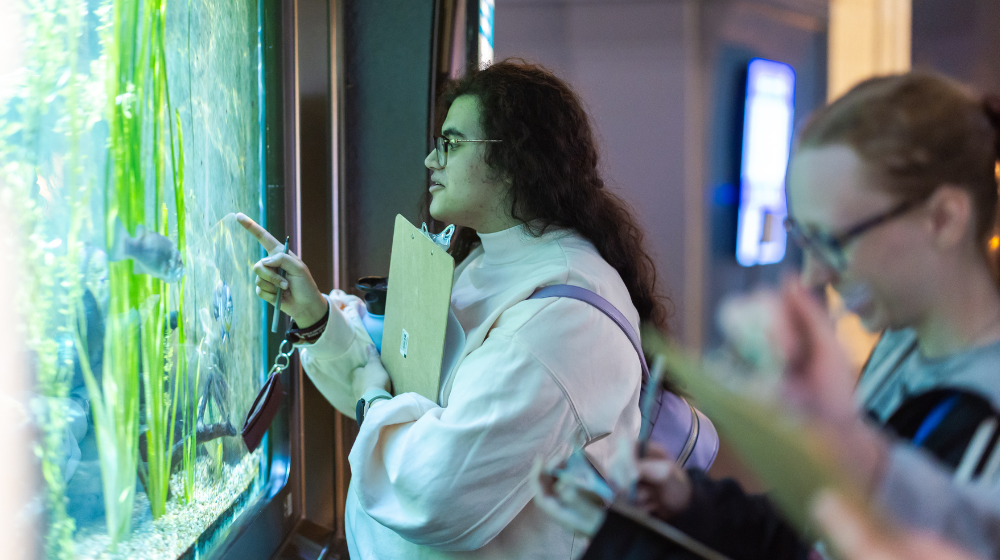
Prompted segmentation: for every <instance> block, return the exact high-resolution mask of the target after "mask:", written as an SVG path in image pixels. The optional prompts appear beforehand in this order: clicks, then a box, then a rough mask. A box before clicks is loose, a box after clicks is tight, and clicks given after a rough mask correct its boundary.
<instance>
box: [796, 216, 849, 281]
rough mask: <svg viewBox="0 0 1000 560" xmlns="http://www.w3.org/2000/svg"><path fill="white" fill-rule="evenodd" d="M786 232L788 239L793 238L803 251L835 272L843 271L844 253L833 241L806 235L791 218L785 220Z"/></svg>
mask: <svg viewBox="0 0 1000 560" xmlns="http://www.w3.org/2000/svg"><path fill="white" fill-rule="evenodd" d="M785 230H786V231H788V237H790V238H792V241H793V242H794V243H795V244H796V245H798V246H799V247H800V248H801V249H802V250H803V251H808V252H809V253H810V254H811V255H812V256H813V257H814V258H816V259H817V260H819V261H820V262H822V263H823V264H824V265H826V266H828V267H830V268H832V269H834V270H842V269H843V266H844V256H843V253H841V251H840V248H839V247H837V246H836V244H835V243H834V242H833V241H832V240H827V239H823V238H822V237H821V236H818V235H810V234H808V233H806V232H805V231H803V230H802V228H801V227H799V225H798V224H797V223H795V221H794V220H792V219H791V218H788V219H786V220H785Z"/></svg>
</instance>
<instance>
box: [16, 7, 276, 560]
mask: <svg viewBox="0 0 1000 560" xmlns="http://www.w3.org/2000/svg"><path fill="white" fill-rule="evenodd" d="M14 12H15V13H16V18H14V19H12V20H10V21H8V22H7V24H6V25H7V26H8V27H9V28H10V29H12V30H13V32H12V34H11V35H10V36H9V37H11V38H10V39H9V41H8V42H9V43H10V44H13V45H14V49H13V53H14V54H13V55H12V56H11V57H9V58H7V59H6V60H5V62H4V64H2V65H0V204H3V206H4V209H5V210H6V214H7V215H10V216H12V217H13V225H12V228H13V229H14V235H15V237H16V239H17V243H18V245H19V247H21V248H22V260H23V267H24V272H23V277H24V278H29V279H30V281H29V282H25V283H23V284H22V285H21V286H20V287H19V288H18V290H19V291H18V294H17V298H16V301H17V304H18V305H19V306H20V308H19V311H20V315H21V316H22V317H23V318H24V324H23V325H22V330H23V333H24V336H23V338H24V340H25V345H26V347H27V351H28V353H29V356H30V359H29V370H30V374H31V380H30V382H31V386H30V388H29V395H28V397H27V399H26V402H27V406H26V412H25V414H26V415H27V417H28V418H29V419H30V421H31V423H32V425H33V427H34V433H35V434H37V438H36V441H35V442H34V451H35V453H34V455H35V460H34V464H33V468H34V469H35V470H36V471H37V473H38V477H37V479H38V481H39V482H38V484H37V489H36V490H35V492H36V499H34V500H33V501H32V502H31V506H30V507H29V508H28V509H27V510H25V512H24V515H26V516H30V517H32V518H33V521H34V522H35V525H36V526H37V527H39V528H40V531H39V532H40V535H39V538H40V541H39V542H38V543H37V547H38V549H39V550H40V551H41V552H42V554H43V555H44V556H45V557H48V558H136V559H138V558H150V559H152V558H164V559H167V558H179V557H183V556H185V555H188V556H197V555H198V553H199V551H204V550H208V547H210V544H211V539H212V535H213V534H218V532H219V531H220V530H221V529H220V527H222V526H224V525H225V524H226V523H228V522H229V521H231V520H232V519H233V518H235V517H236V516H238V514H239V510H240V507H242V505H243V504H246V503H247V502H248V501H249V500H251V499H252V498H253V497H254V496H256V495H257V494H258V493H260V492H261V491H262V489H263V487H264V484H265V482H266V469H265V468H264V467H265V466H266V454H267V450H266V449H264V448H261V449H258V450H256V451H255V452H254V453H249V452H248V451H247V449H246V447H245V445H244V444H243V441H242V439H241V438H240V437H239V435H238V433H237V428H236V427H237V426H239V425H240V424H241V422H242V418H243V416H244V415H245V414H246V412H247V409H248V408H249V407H250V405H251V404H252V402H253V399H254V397H255V395H256V393H257V391H258V390H259V388H260V386H261V383H262V381H263V371H262V367H261V362H260V357H261V354H262V345H263V344H264V336H265V335H264V330H263V328H262V320H261V318H262V314H263V312H264V310H263V309H262V306H261V304H260V303H259V301H258V300H257V298H256V295H255V293H254V286H253V278H252V272H251V267H252V264H253V263H254V262H255V261H256V260H257V259H258V258H259V257H260V249H259V247H258V246H257V244H256V241H255V240H254V239H253V238H252V237H250V236H247V235H244V234H243V232H242V229H241V228H240V226H239V225H238V224H237V223H236V220H235V213H237V212H242V213H245V214H247V215H249V216H251V217H253V218H254V219H259V217H260V215H261V213H262V212H263V211H264V209H263V208H262V202H261V201H262V197H261V170H262V162H261V161H260V154H261V153H262V150H261V145H260V142H261V133H260V130H261V123H260V115H261V112H260V103H261V101H262V100H261V99H260V93H259V79H260V75H259V72H261V69H260V67H261V64H260V61H259V60H258V56H259V55H258V53H259V52H260V49H259V48H258V47H259V46H258V40H259V34H258V27H259V24H260V22H259V21H258V13H259V12H258V4H257V1H256V0H254V1H244V0H237V1H232V0H199V1H198V2H170V3H168V2H166V1H165V0H83V1H71V0H46V1H42V0H24V1H23V2H21V3H19V4H18V5H17V7H16V8H14Z"/></svg>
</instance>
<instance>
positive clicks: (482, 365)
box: [240, 61, 667, 560]
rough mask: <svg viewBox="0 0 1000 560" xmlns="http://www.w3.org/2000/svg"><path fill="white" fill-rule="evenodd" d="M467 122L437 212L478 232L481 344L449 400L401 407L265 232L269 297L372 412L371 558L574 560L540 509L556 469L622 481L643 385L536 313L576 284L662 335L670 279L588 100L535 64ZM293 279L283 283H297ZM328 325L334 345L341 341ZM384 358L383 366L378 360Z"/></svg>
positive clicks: (323, 368) (579, 316)
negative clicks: (615, 466) (545, 484)
mask: <svg viewBox="0 0 1000 560" xmlns="http://www.w3.org/2000/svg"><path fill="white" fill-rule="evenodd" d="M443 107H444V108H445V109H447V117H446V118H445V119H444V122H443V124H442V127H441V133H440V137H439V138H438V139H437V141H436V147H435V149H434V150H432V151H431V153H430V154H429V155H428V156H427V159H426V160H425V161H424V164H425V165H426V166H427V168H428V169H429V170H430V172H431V174H430V188H429V194H430V197H431V201H430V207H429V210H430V214H431V216H432V217H433V218H434V219H435V220H438V221H441V222H446V223H452V224H455V225H457V226H459V232H458V234H457V235H456V238H455V240H454V242H453V244H452V254H453V255H454V257H455V259H456V262H457V263H458V265H457V268H456V270H455V276H454V278H455V280H454V287H453V291H452V297H451V307H452V311H453V312H454V314H455V316H456V318H457V319H458V321H459V322H460V323H461V326H462V329H463V330H464V332H465V335H466V344H465V347H464V349H462V351H461V353H460V355H459V356H458V358H457V360H456V365H455V366H454V367H453V368H452V370H451V372H450V373H449V374H446V375H445V376H444V377H443V378H442V383H441V390H440V394H439V399H438V401H437V402H434V401H431V400H428V399H426V398H424V397H422V396H420V395H417V394H414V393H405V394H401V395H397V396H395V397H390V395H389V394H388V393H387V392H386V389H387V388H388V386H389V378H388V376H387V375H386V373H385V370H384V369H383V368H382V366H381V363H380V361H379V360H378V356H377V354H374V351H373V350H372V349H369V348H368V347H367V344H366V343H365V340H364V338H363V336H362V335H360V334H359V333H358V332H357V331H356V330H352V327H351V326H350V324H349V323H348V322H347V320H346V319H345V312H341V311H340V307H341V306H342V304H344V303H345V302H346V303H347V304H346V314H348V315H349V314H350V313H352V309H353V307H352V305H355V304H351V303H350V301H349V299H350V298H349V297H348V296H344V295H343V294H342V293H334V294H331V295H330V296H324V295H323V294H321V293H320V292H319V290H318V289H317V288H316V286H315V284H314V283H313V282H312V279H311V278H310V276H309V273H308V270H307V268H306V267H305V265H304V264H303V263H302V262H301V260H299V259H298V258H297V257H295V256H294V255H287V256H285V255H281V254H278V253H279V249H280V248H279V247H278V243H277V241H275V240H273V238H270V236H268V235H267V233H266V232H264V231H263V230H261V229H260V228H259V226H256V224H253V223H252V222H250V221H249V220H248V219H246V218H245V217H240V220H241V223H243V224H244V226H245V227H247V229H249V230H250V231H251V232H253V233H254V234H255V235H257V237H258V239H260V240H261V242H262V243H263V244H264V246H265V248H266V249H268V251H269V254H270V256H269V257H267V258H265V259H263V260H262V261H261V262H260V263H258V264H257V265H255V267H254V271H255V272H256V273H257V275H258V276H259V280H258V283H257V284H258V287H259V289H258V293H259V294H260V296H261V297H262V298H263V299H264V300H266V301H268V302H272V303H273V302H274V299H275V295H274V294H275V292H276V291H277V289H278V286H279V285H281V287H282V288H283V290H284V291H283V295H282V310H283V311H286V312H287V313H288V314H289V315H290V316H291V317H292V318H293V319H295V321H296V323H297V324H298V325H315V326H316V327H317V328H313V327H305V328H304V329H301V330H302V331H307V332H313V333H315V332H316V331H317V330H318V329H323V330H322V334H321V335H319V336H318V338H315V340H314V341H313V342H312V343H311V344H302V345H300V349H301V355H302V363H303V366H304V367H305V369H306V372H307V373H308V374H309V375H310V376H311V377H312V379H313V380H314V381H315V383H316V385H317V386H318V387H319V388H320V390H321V391H322V392H323V394H324V395H325V396H326V397H327V398H328V399H329V400H330V402H332V403H333V404H334V405H335V406H336V407H337V408H338V409H340V410H341V411H342V412H344V413H345V414H351V415H353V414H354V412H355V403H356V402H358V401H359V400H361V401H364V403H363V404H362V408H364V409H365V412H364V418H363V422H362V423H361V426H360V433H359V435H358V438H357V440H356V442H355V444H354V447H353V449H352V451H351V454H350V464H351V471H352V473H353V477H352V481H351V488H350V492H349V494H348V497H347V519H346V525H347V534H348V544H349V548H350V552H351V557H352V558H358V559H364V558H406V559H411V558H413V559H415V558H498V559H499V558H504V559H510V558H519V559H532V558H537V559H566V560H569V559H570V558H571V557H572V556H573V555H574V552H575V551H579V550H580V548H581V547H583V546H584V545H585V541H584V539H583V537H582V536H581V535H579V534H574V533H572V532H569V531H566V530H565V529H563V528H562V527H560V526H559V525H558V524H557V523H555V522H554V521H552V520H551V519H549V518H548V517H547V516H546V515H545V513H543V512H542V511H541V510H539V509H538V508H537V507H536V506H535V505H534V504H533V503H532V501H531V498H532V489H531V486H530V485H529V478H530V474H531V469H532V464H533V462H534V460H535V458H536V457H541V458H543V459H544V460H545V461H546V462H549V461H559V460H562V459H565V458H566V457H568V456H569V455H570V454H571V453H572V452H573V451H574V450H576V449H579V448H581V447H582V448H584V449H585V450H586V453H587V456H588V458H589V459H590V461H591V462H592V463H593V464H594V465H595V466H596V467H597V468H598V469H601V468H603V467H606V466H607V465H608V464H609V462H610V458H611V455H612V453H613V451H614V449H615V448H616V446H617V442H618V440H620V439H621V438H627V439H628V440H630V441H635V440H636V438H637V436H638V432H639V426H640V413H639V407H638V398H639V392H640V386H641V380H642V373H641V372H642V369H641V365H640V361H639V357H638V356H637V354H636V351H635V350H634V349H633V347H632V346H631V345H630V343H629V341H628V339H627V338H626V336H625V335H624V334H623V332H622V330H621V329H620V328H619V327H618V326H616V325H615V323H613V322H612V321H611V320H609V319H608V318H607V317H605V316H603V314H602V313H601V312H600V311H599V310H597V309H596V308H594V307H592V306H590V305H588V304H587V303H584V302H581V301H576V300H573V299H569V298H549V299H530V300H529V299H528V298H529V297H530V296H531V295H532V294H533V293H534V292H535V291H536V290H537V289H538V288H540V287H543V286H547V285H556V284H569V285H572V286H577V287H581V288H585V289H587V290H590V291H592V292H594V293H596V294H598V295H600V296H601V297H603V298H604V299H605V300H607V301H609V302H610V303H611V304H613V305H614V306H615V307H616V308H617V309H618V310H619V311H620V312H621V313H622V314H623V315H624V316H625V317H626V318H627V320H628V322H629V323H630V324H631V325H632V327H633V328H635V329H638V326H639V323H640V321H649V322H652V323H654V324H656V325H659V326H660V327H663V326H664V325H665V322H666V314H667V312H666V309H665V307H664V305H663V303H662V300H660V299H658V298H657V297H656V295H655V294H656V287H655V284H656V281H655V271H654V267H653V263H652V261H651V259H650V257H649V256H648V254H647V253H646V252H645V250H644V248H643V240H642V232H641V230H640V228H639V226H638V225H637V224H636V222H635V219H634V213H633V212H631V211H630V209H629V208H628V207H627V206H626V204H625V203H624V202H623V201H622V200H621V199H619V198H618V197H617V196H615V195H614V194H612V193H611V192H609V190H608V189H607V188H605V184H604V181H603V179H602V178H601V175H600V173H599V171H598V150H597V145H596V142H595V140H594V135H593V132H592V130H591V127H590V124H589V121H588V117H587V114H586V112H585V111H584V110H583V107H582V106H581V103H580V100H579V98H578V97H577V95H576V94H575V93H574V92H573V91H572V90H571V89H570V87H569V86H568V85H567V84H566V83H564V82H563V81H561V80H559V79H558V78H556V77H555V76H553V75H552V74H551V73H550V72H548V71H546V70H544V69H542V68H540V67H537V66H533V65H530V64H525V63H523V62H510V61H505V62H500V63H497V64H494V65H492V66H489V67H487V68H485V69H483V70H479V71H475V72H472V73H470V74H469V75H468V76H466V77H465V78H464V79H462V80H460V81H458V82H456V83H454V84H452V85H451V87H450V88H449V89H448V90H447V91H446V93H445V95H444V97H443ZM278 268H281V269H284V270H285V271H286V272H287V278H286V279H285V280H282V279H281V277H280V276H278V274H277V269H278ZM324 325H325V327H324ZM369 358H370V359H369Z"/></svg>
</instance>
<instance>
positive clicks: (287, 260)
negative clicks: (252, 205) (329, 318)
mask: <svg viewBox="0 0 1000 560" xmlns="http://www.w3.org/2000/svg"><path fill="white" fill-rule="evenodd" d="M236 221H237V222H239V224H240V225H241V226H243V228H244V229H246V230H247V231H249V232H250V233H251V234H252V235H253V236H254V237H255V238H257V241H258V242H260V245H261V247H263V248H264V250H265V251H267V257H265V258H263V259H261V260H259V261H257V263H256V264H254V265H253V271H254V274H256V275H257V295H258V296H259V297H260V298H261V299H262V300H264V301H266V302H268V303H270V304H271V305H274V302H275V298H276V296H277V292H278V286H281V289H282V292H281V310H282V311H283V312H285V313H287V314H288V316H289V317H291V318H292V319H295V322H296V323H298V324H299V325H300V326H302V327H308V326H311V325H313V324H315V323H317V322H318V321H319V320H320V319H322V318H323V315H325V314H326V310H327V301H326V298H324V297H323V294H322V292H320V291H319V288H317V287H316V282H315V281H314V280H313V278H312V275H311V274H309V268H308V267H307V266H306V265H305V263H303V262H302V260H301V259H299V258H298V257H297V256H295V255H294V254H293V253H287V254H283V253H282V252H281V251H282V249H283V248H284V243H282V242H280V241H278V240H277V239H275V238H274V237H273V236H271V234H269V233H268V232H267V230H265V229H264V228H262V227H260V225H258V224H257V222H255V221H253V220H251V219H250V218H249V217H248V216H247V215H246V214H242V213H241V214H237V215H236ZM278 269H282V270H284V271H285V278H282V277H281V275H280V274H279V273H278Z"/></svg>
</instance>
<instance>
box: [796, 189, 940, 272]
mask: <svg viewBox="0 0 1000 560" xmlns="http://www.w3.org/2000/svg"><path fill="white" fill-rule="evenodd" d="M924 200H926V199H924V198H917V199H914V200H907V201H906V202H901V203H899V204H897V205H896V206H893V207H892V208H890V209H888V210H886V211H885V212H883V213H881V214H878V215H875V216H872V217H871V218H868V219H866V220H863V221H861V222H860V223H858V224H856V225H854V226H851V227H849V228H847V229H846V230H844V231H843V232H842V233H838V234H832V235H831V234H827V233H822V232H817V231H806V230H805V229H803V228H802V226H801V225H800V224H799V223H798V222H796V221H795V220H794V219H793V218H791V217H788V218H785V230H786V231H787V232H788V236H789V237H791V238H792V241H794V242H795V244H796V245H798V246H799V247H801V248H802V249H803V250H806V251H809V252H810V253H812V254H813V256H815V257H816V258H818V259H819V260H821V261H822V262H823V263H824V264H826V265H827V266H829V267H831V268H833V269H834V270H837V271H842V270H844V269H845V268H847V257H846V256H845V255H844V249H845V248H846V247H847V244H848V243H850V242H851V241H853V240H855V239H857V238H858V237H860V236H861V235H863V234H864V233H866V232H868V231H870V230H872V229H874V228H876V227H878V226H880V225H882V224H884V223H886V222H888V221H889V220H892V219H894V218H898V217H899V216H902V215H903V214H905V213H906V212H908V211H910V210H911V209H913V208H915V207H916V206H917V205H919V204H921V203H923V202H924Z"/></svg>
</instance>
